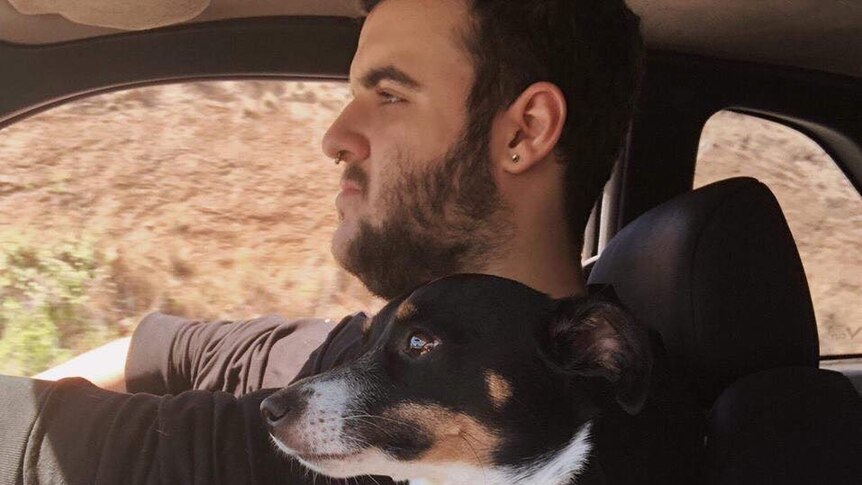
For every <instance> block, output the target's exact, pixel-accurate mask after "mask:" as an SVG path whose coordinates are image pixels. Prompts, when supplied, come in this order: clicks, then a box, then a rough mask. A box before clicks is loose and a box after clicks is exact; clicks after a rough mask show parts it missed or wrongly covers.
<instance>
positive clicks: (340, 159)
mask: <svg viewBox="0 0 862 485" xmlns="http://www.w3.org/2000/svg"><path fill="white" fill-rule="evenodd" d="M343 161H344V150H338V153H336V154H335V164H336V165H338V164H339V163H341V162H343Z"/></svg>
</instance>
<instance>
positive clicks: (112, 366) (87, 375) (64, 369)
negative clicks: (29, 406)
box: [33, 337, 132, 392]
mask: <svg viewBox="0 0 862 485" xmlns="http://www.w3.org/2000/svg"><path fill="white" fill-rule="evenodd" d="M131 340H132V338H131V337H126V338H122V339H119V340H114V341H113V342H111V343H108V344H106V345H103V346H101V347H99V348H97V349H94V350H91V351H89V352H86V353H83V354H81V355H79V356H77V357H75V358H74V359H72V360H69V361H67V362H64V363H62V364H60V365H58V366H57V367H54V368H52V369H48V370H46V371H44V372H41V373H39V374H36V375H35V376H33V377H34V378H35V379H43V380H46V381H56V380H58V379H62V378H64V377H83V378H84V379H87V380H88V381H90V382H92V383H93V384H95V385H97V386H99V387H101V388H103V389H108V390H111V391H118V392H125V390H126V378H125V368H126V355H128V353H129V342H131Z"/></svg>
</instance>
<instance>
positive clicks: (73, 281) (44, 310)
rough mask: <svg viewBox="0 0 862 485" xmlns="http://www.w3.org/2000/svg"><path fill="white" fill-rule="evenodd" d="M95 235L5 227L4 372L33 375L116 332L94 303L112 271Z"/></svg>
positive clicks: (1, 262)
mask: <svg viewBox="0 0 862 485" xmlns="http://www.w3.org/2000/svg"><path fill="white" fill-rule="evenodd" d="M95 241H96V240H95V238H93V237H86V236H85V237H82V238H78V239H76V240H71V239H70V240H65V241H53V242H50V243H46V242H42V241H38V240H37V239H36V238H35V237H34V236H28V235H24V234H18V233H11V232H6V233H0V373H5V374H17V375H32V374H34V373H37V372H40V371H42V370H45V369H47V368H49V367H51V366H53V365H56V364H58V363H60V362H63V361H65V360H67V359H69V358H70V357H71V356H72V355H74V354H75V353H78V352H80V351H83V350H86V348H87V347H88V346H92V345H93V344H98V343H101V342H104V341H106V340H108V339H110V338H112V337H114V332H112V331H111V330H110V329H109V328H107V327H106V326H105V325H101V324H99V322H94V321H93V319H92V318H91V317H92V313H91V311H90V309H89V308H88V303H90V290H91V289H92V288H94V287H95V286H96V285H97V284H98V283H99V281H100V280H102V279H104V278H105V275H106V272H105V270H104V269H103V268H104V265H103V264H102V263H103V261H102V259H103V258H102V257H101V256H100V254H99V253H98V251H97V250H96V243H95Z"/></svg>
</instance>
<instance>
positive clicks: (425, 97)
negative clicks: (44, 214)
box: [323, 0, 499, 298]
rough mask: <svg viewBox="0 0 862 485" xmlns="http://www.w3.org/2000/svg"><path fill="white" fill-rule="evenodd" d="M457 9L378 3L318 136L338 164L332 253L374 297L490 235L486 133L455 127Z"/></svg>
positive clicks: (443, 267)
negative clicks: (343, 102) (343, 98)
mask: <svg viewBox="0 0 862 485" xmlns="http://www.w3.org/2000/svg"><path fill="white" fill-rule="evenodd" d="M468 18H469V16H468V11H467V6H466V3H465V2H463V0H386V1H384V2H382V3H381V4H379V5H378V6H377V8H375V9H374V11H373V12H372V13H371V14H370V15H369V17H368V18H367V20H366V22H365V24H364V27H363V29H362V33H361V35H360V39H359V45H358V49H357V52H356V55H355V57H354V59H353V64H352V65H351V69H350V83H351V88H352V91H353V94H354V99H353V100H352V101H351V102H350V103H349V104H348V105H347V106H346V107H345V108H344V110H343V111H342V113H341V115H340V116H339V118H338V119H337V120H336V121H335V122H334V123H333V125H332V126H331V127H330V129H329V130H328V132H327V133H326V136H325V137H324V141H323V149H324V151H325V153H326V154H327V155H328V156H330V157H332V158H336V157H339V156H340V158H342V159H343V160H344V161H345V162H346V164H345V165H342V166H343V167H345V172H344V175H343V177H342V187H341V188H342V190H341V192H340V193H339V195H338V197H337V199H336V206H337V208H338V213H339V216H340V224H339V226H338V229H337V230H336V232H335V235H334V237H333V243H332V249H333V254H334V255H335V257H336V259H337V260H338V261H339V263H341V264H342V265H343V266H344V267H345V268H347V269H348V270H349V271H351V272H352V273H354V274H356V275H357V276H358V277H359V278H360V279H361V280H362V281H363V282H364V283H365V284H366V286H368V287H369V289H370V290H371V291H373V292H375V293H376V294H378V295H380V296H383V297H385V298H392V297H394V296H396V295H398V294H400V293H402V292H404V291H406V290H408V289H410V288H412V287H413V286H415V285H417V284H420V283H423V282H425V281H427V280H429V279H433V278H435V277H438V276H443V275H445V274H449V273H452V272H458V271H462V270H465V269H466V268H465V266H468V261H471V262H473V263H475V259H476V258H477V257H481V256H479V255H481V254H483V253H486V252H487V251H488V249H489V244H490V242H491V241H494V239H495V238H494V237H492V236H493V233H494V232H495V230H493V228H492V226H493V225H494V224H492V223H491V219H493V217H492V216H493V215H494V213H496V212H498V209H499V207H498V206H499V204H498V202H497V195H496V187H495V184H494V181H493V175H492V173H491V168H490V162H489V161H488V156H487V148H488V147H487V144H488V143H487V136H483V137H481V139H476V137H468V136H465V127H466V125H467V124H468V121H469V116H468V114H467V112H466V100H467V97H468V94H469V92H470V89H471V87H472V84H473V75H474V70H473V64H472V60H471V58H470V56H469V55H468V53H467V51H466V50H465V47H464V45H463V35H464V32H466V30H467V22H468V20H467V19H468ZM498 225H499V224H498Z"/></svg>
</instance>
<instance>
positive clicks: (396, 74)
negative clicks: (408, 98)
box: [359, 65, 422, 91]
mask: <svg viewBox="0 0 862 485" xmlns="http://www.w3.org/2000/svg"><path fill="white" fill-rule="evenodd" d="M384 80H388V81H392V82H394V83H397V84H400V85H402V86H404V87H406V88H409V89H412V90H414V91H417V90H419V89H421V88H422V84H420V83H419V81H417V80H415V79H413V78H412V77H410V75H409V74H407V73H406V72H404V71H402V70H401V69H398V68H397V67H395V66H392V65H389V66H385V67H376V68H374V69H371V70H370V71H368V72H366V73H365V75H364V76H362V78H361V79H360V80H359V84H361V85H362V87H364V88H365V89H373V88H374V87H376V86H377V85H378V84H380V82H381V81H384Z"/></svg>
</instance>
